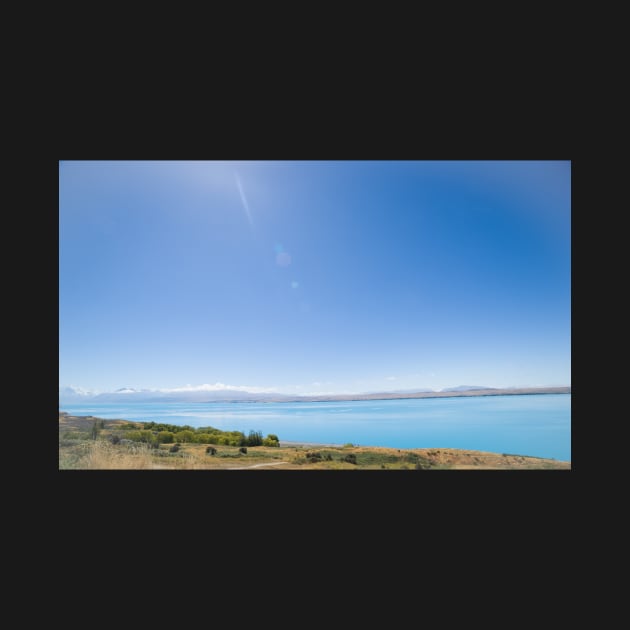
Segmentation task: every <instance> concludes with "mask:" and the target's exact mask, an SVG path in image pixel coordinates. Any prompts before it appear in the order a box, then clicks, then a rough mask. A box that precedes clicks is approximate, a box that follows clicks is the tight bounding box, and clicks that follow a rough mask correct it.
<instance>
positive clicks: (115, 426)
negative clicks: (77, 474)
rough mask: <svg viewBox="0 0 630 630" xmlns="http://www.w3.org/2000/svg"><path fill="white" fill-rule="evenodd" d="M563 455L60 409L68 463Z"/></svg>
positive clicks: (494, 464)
mask: <svg viewBox="0 0 630 630" xmlns="http://www.w3.org/2000/svg"><path fill="white" fill-rule="evenodd" d="M570 467H571V464H570V463H568V462H557V461H555V460H549V459H541V458H537V457H526V456H522V455H508V454H497V453H483V452H479V451H464V450H459V449H392V448H368V447H359V446H353V445H351V444H347V445H345V446H339V447H332V446H329V447H317V448H315V447H313V446H310V447H308V446H306V445H291V446H288V445H283V444H282V443H281V442H280V440H279V439H278V436H276V435H273V434H269V435H268V436H267V437H264V438H263V437H262V434H261V433H260V432H257V431H250V433H249V435H248V436H245V434H243V433H242V432H240V431H220V430H219V429H214V428H212V427H202V428H198V429H193V428H192V427H187V426H177V425H168V424H161V423H154V422H152V423H135V422H127V421H124V420H102V419H100V418H93V417H91V416H84V417H77V416H68V415H67V414H63V413H62V414H60V415H59V468H60V469H242V468H253V469H260V470H274V469H294V470H306V469H315V470H326V469H328V470H370V469H372V470H431V469H437V470H439V469H449V468H450V469H464V468H471V469H483V468H490V469H514V468H520V469H527V468H529V469H533V468H538V469H540V468H557V469H559V468H565V469H568V468H570Z"/></svg>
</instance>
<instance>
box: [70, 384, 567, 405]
mask: <svg viewBox="0 0 630 630" xmlns="http://www.w3.org/2000/svg"><path fill="white" fill-rule="evenodd" d="M202 387H203V386H202ZM202 387H200V388H190V389H187V388H182V389H180V390H150V389H133V388H130V387H123V388H121V389H117V390H116V391H113V392H103V393H96V392H91V391H88V390H84V389H81V388H78V387H60V388H59V404H60V405H63V404H77V403H87V402H95V403H109V402H114V403H123V404H128V403H134V402H138V403H140V402H196V403H203V402H314V401H320V402H322V401H342V400H382V399H396V398H442V397H449V396H484V395H485V396H492V395H495V396H496V395H502V394H535V393H540V394H544V393H550V394H551V393H570V392H571V387H570V386H567V387H512V388H504V389H498V388H494V387H485V386H481V385H459V386H457V387H449V388H445V389H442V390H439V391H436V390H432V389H421V388H419V389H408V390H395V391H381V392H364V393H357V394H329V395H324V394H322V395H310V396H296V395H291V394H280V393H275V392H252V391H246V390H244V389H210V388H209V389H203V388H202ZM209 387H214V386H209Z"/></svg>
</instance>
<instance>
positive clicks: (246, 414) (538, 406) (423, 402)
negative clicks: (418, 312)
mask: <svg viewBox="0 0 630 630" xmlns="http://www.w3.org/2000/svg"><path fill="white" fill-rule="evenodd" d="M60 409H61V410H62V411H67V412H68V413H70V414H73V415H93V416H97V417H100V418H106V419H116V418H120V419H124V420H142V421H150V420H154V421H156V422H167V423H169V424H188V425H190V426H193V427H201V426H213V427H216V428H217V429H222V430H235V431H243V432H244V433H245V434H246V435H247V434H248V433H249V431H250V430H254V431H261V432H262V433H263V434H264V435H267V434H268V433H275V434H276V435H278V437H279V438H280V441H282V440H287V441H296V442H322V443H327V444H346V443H348V442H352V443H353V444H359V445H361V446H389V447H392V448H463V449H474V450H480V451H491V452H495V453H510V454H515V455H532V456H536V457H551V458H554V459H557V460H562V461H570V460H571V394H543V395H532V394H530V395H523V396H475V397H458V398H421V399H406V400H404V399H400V400H361V401H346V402H308V403H245V402H237V403H155V402H153V403H130V404H127V405H121V404H118V403H91V404H68V405H61V406H60Z"/></svg>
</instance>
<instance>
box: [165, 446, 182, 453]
mask: <svg viewBox="0 0 630 630" xmlns="http://www.w3.org/2000/svg"><path fill="white" fill-rule="evenodd" d="M177 451H179V444H173V446H171V448H169V449H168V452H169V453H177Z"/></svg>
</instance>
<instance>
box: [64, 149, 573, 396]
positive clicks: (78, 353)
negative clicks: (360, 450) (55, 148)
mask: <svg viewBox="0 0 630 630" xmlns="http://www.w3.org/2000/svg"><path fill="white" fill-rule="evenodd" d="M570 188H571V164H570V162H516V161H515V162H509V161H507V162H486V161H481V162H442V161H440V162H422V161H421V162H411V161H402V162H400V161H383V162H379V161H365V162H343V161H339V162H326V161H322V162H317V161H313V162H309V161H304V162H183V161H181V162H65V161H64V162H60V165H59V383H60V386H68V385H72V386H78V387H81V388H84V389H90V390H96V391H113V390H115V389H118V388H121V387H132V388H137V389H144V388H148V389H169V388H180V387H184V386H187V385H191V386H199V385H202V384H210V385H214V386H216V387H217V388H220V387H222V386H223V384H225V385H229V386H239V387H245V388H247V389H249V390H252V391H262V390H273V391H278V392H285V393H291V394H300V393H309V394H312V393H328V392H331V393H333V392H334V393H345V392H348V393H350V392H352V393H354V392H367V391H384V390H386V391H394V390H398V389H413V388H431V389H441V388H444V387H452V386H457V385H485V386H490V387H509V386H534V385H544V386H548V385H570V383H571V190H570ZM217 383H218V384H219V385H216V384H217Z"/></svg>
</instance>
